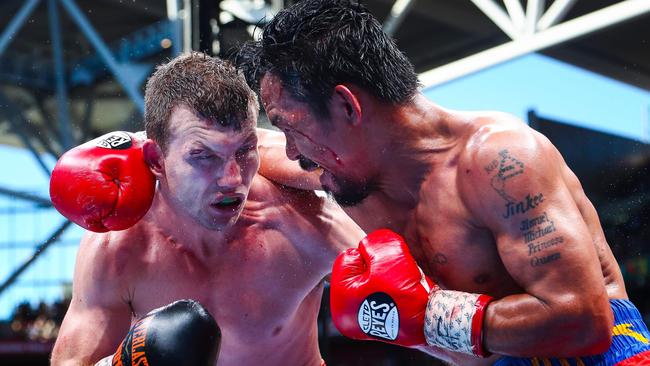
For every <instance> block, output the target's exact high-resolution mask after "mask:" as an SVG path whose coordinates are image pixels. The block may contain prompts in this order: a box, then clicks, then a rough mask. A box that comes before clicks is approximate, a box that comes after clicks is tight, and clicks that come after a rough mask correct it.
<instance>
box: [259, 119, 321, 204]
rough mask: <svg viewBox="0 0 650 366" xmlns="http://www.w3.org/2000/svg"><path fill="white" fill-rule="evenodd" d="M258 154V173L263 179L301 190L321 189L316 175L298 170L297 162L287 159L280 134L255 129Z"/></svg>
mask: <svg viewBox="0 0 650 366" xmlns="http://www.w3.org/2000/svg"><path fill="white" fill-rule="evenodd" d="M257 135H258V143H257V146H258V149H259V152H260V168H259V171H258V172H259V173H260V175H262V176H263V177H265V178H267V179H269V180H271V181H273V182H275V183H279V184H282V185H285V186H288V187H292V188H297V189H302V190H309V191H313V190H317V189H321V184H320V181H319V176H318V173H316V172H307V171H305V170H303V169H302V168H300V165H299V164H298V162H297V161H291V160H289V158H287V154H286V152H285V146H286V139H285V137H284V134H283V133H281V132H276V131H271V130H266V129H262V128H258V129H257Z"/></svg>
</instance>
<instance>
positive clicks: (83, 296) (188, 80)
mask: <svg viewBox="0 0 650 366" xmlns="http://www.w3.org/2000/svg"><path fill="white" fill-rule="evenodd" d="M257 116H258V104H257V100H256V97H255V94H254V93H253V92H252V90H250V88H249V87H248V86H247V85H246V82H245V80H244V79H243V77H241V76H239V75H238V74H237V71H236V70H235V68H234V67H233V66H232V65H230V64H228V63H226V62H224V61H221V60H219V59H216V58H212V57H209V56H206V55H203V54H199V53H191V54H187V55H182V56H179V57H177V58H175V59H174V60H172V61H170V62H169V63H167V64H164V65H161V66H160V67H158V68H157V70H156V71H155V73H154V74H153V76H151V78H150V79H149V81H148V83H147V87H146V93H145V126H146V130H147V131H146V132H147V135H148V137H149V139H141V138H139V137H138V136H135V135H132V134H128V133H123V132H118V133H113V134H109V135H106V136H103V137H100V138H98V139H96V140H94V141H91V142H89V143H86V144H83V145H81V146H78V147H77V148H74V149H73V150H71V151H70V152H68V153H66V154H65V155H64V156H63V157H62V158H61V159H60V160H59V162H58V163H57V166H56V167H55V169H54V172H53V174H52V181H51V186H50V187H51V191H50V193H51V196H52V201H53V202H54V204H55V206H56V207H57V208H58V209H59V210H60V211H61V212H62V213H64V214H65V215H66V216H67V217H69V218H70V219H72V220H74V221H75V222H76V223H78V224H79V225H81V226H84V227H85V228H87V229H89V230H93V231H95V232H88V233H87V234H86V235H85V237H84V238H83V239H82V242H81V245H80V248H79V252H78V255H77V263H76V268H75V274H74V282H73V297H72V301H71V304H70V308H69V310H68V312H67V314H66V316H65V319H64V321H63V325H62V327H61V330H60V333H59V336H58V338H57V341H56V344H55V347H54V351H53V354H52V364H53V365H91V364H94V363H96V362H98V361H99V360H100V359H106V357H107V356H109V355H114V356H112V357H111V358H109V359H111V360H112V362H113V363H114V364H116V362H118V361H119V362H128V357H131V361H132V362H133V357H134V356H133V355H131V356H129V355H128V354H126V355H125V354H124V352H123V351H124V350H125V348H124V347H125V345H126V344H131V346H132V347H131V348H133V345H134V344H136V345H138V346H143V347H146V348H147V350H148V352H149V353H150V354H151V355H152V357H153V355H154V354H156V355H157V356H156V357H157V359H158V360H161V361H158V362H163V363H149V364H150V365H151V366H154V365H160V364H177V363H175V361H174V360H176V359H175V358H173V357H170V358H165V357H162V356H159V354H165V353H167V354H169V352H170V351H169V349H170V348H171V349H176V350H177V351H178V352H192V350H196V349H197V348H196V347H199V346H201V345H202V343H200V342H203V341H204V339H203V340H202V339H201V338H202V337H204V336H203V334H206V333H207V334H213V332H210V331H207V332H205V331H199V330H196V329H204V328H205V327H204V328H201V327H198V328H197V327H196V326H195V325H196V324H197V323H195V322H193V321H188V320H190V319H195V318H196V317H197V315H196V312H195V310H196V307H187V306H185V307H184V306H179V305H178V304H176V305H171V306H170V307H167V308H164V311H162V312H161V311H157V312H156V313H155V314H156V315H154V316H148V317H144V318H143V315H145V314H147V313H149V312H150V311H152V310H153V309H157V308H160V307H162V306H165V305H166V304H169V303H172V302H174V301H176V300H179V299H193V300H194V301H196V302H197V303H199V304H201V305H202V306H203V307H204V308H205V309H206V310H207V312H209V314H211V315H212V316H213V317H214V319H215V320H216V321H217V323H218V324H219V327H220V330H221V336H220V337H217V338H215V339H214V341H213V343H214V344H213V345H214V348H216V347H218V346H219V344H218V339H219V338H220V340H221V344H220V352H219V359H218V363H219V365H237V366H240V365H256V364H263V365H313V366H318V365H321V363H322V359H321V356H320V352H319V349H318V339H317V338H318V331H317V324H316V317H317V314H318V311H319V307H320V302H321V294H322V291H323V284H322V279H323V278H324V276H326V275H327V274H328V273H329V271H330V270H331V266H332V264H333V262H334V259H335V258H336V256H337V255H338V254H339V253H340V252H342V251H343V250H344V249H345V248H346V247H349V244H346V243H354V242H356V241H357V240H359V239H360V238H362V237H363V236H364V233H363V231H362V230H361V229H360V228H359V227H358V226H357V225H356V224H355V223H354V222H353V221H352V220H351V219H350V218H349V217H347V215H345V213H344V212H343V211H342V210H341V209H340V208H339V207H338V206H337V205H336V204H334V203H333V202H331V201H328V200H326V199H323V198H320V197H318V196H316V195H315V193H314V192H306V191H301V190H296V189H291V188H286V187H283V186H279V185H277V184H274V183H272V182H270V181H268V180H267V179H265V178H263V177H261V176H260V175H258V174H257V169H258V166H259V160H260V154H259V152H258V146H260V145H261V146H266V145H267V144H272V143H273V141H274V140H275V139H277V136H274V135H273V134H274V133H271V132H269V131H266V132H265V131H257V130H256V121H257ZM275 134H276V135H281V134H279V133H275ZM258 138H259V140H258ZM262 158H263V159H264V157H262ZM285 160H286V158H285ZM156 182H157V187H156V188H155V190H154V185H155V184H156ZM149 204H151V207H150V208H149V206H148V205H149ZM163 314H164V316H163ZM208 323H209V322H208ZM193 324H194V325H193ZM199 324H203V323H202V322H200V323H199ZM129 328H131V330H130V331H129ZM165 329H167V330H165ZM207 329H210V327H207ZM212 329H213V328H212ZM145 330H146V331H145ZM153 330H155V332H153ZM127 332H129V334H131V338H129V337H128V336H127V337H126V339H125V334H127ZM136 333H137V334H136ZM166 333H167V335H165V334H166ZM190 333H191V337H195V339H196V341H197V342H188V339H185V338H184V337H186V336H187V335H188V334H190ZM143 334H147V335H148V337H150V339H151V337H154V338H155V339H158V340H160V341H158V342H155V343H154V344H149V343H146V342H144V343H143V342H136V343H134V341H133V339H134V337H135V339H140V340H142V335H143ZM174 337H179V339H178V340H176V341H175V340H174ZM123 339H125V340H124V342H122V341H123ZM129 339H130V341H129ZM162 340H164V342H163V341H162ZM121 342H122V343H121ZM129 342H130V343H129ZM208 343H210V342H208ZM120 344H121V345H122V346H120ZM118 347H121V348H118ZM157 347H163V349H164V350H167V351H166V352H161V351H159V349H158V348H157ZM176 347H178V348H176ZM201 347H202V346H201ZM214 348H208V350H207V351H204V352H208V353H207V354H205V356H209V355H210V354H211V353H210V352H213V350H214ZM116 350H117V351H116ZM124 360H127V361H124ZM205 360H207V361H205ZM210 360H211V358H209V357H208V358H205V359H204V360H203V361H200V362H204V361H205V362H213V361H210ZM119 362H118V363H117V364H119ZM197 362H199V361H197ZM201 364H203V363H201Z"/></svg>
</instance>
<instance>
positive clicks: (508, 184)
mask: <svg viewBox="0 0 650 366" xmlns="http://www.w3.org/2000/svg"><path fill="white" fill-rule="evenodd" d="M479 134H480V136H477V137H476V138H475V139H474V140H473V141H471V142H470V144H468V148H467V151H466V153H465V154H464V156H463V158H461V163H460V165H459V172H460V173H459V174H462V177H463V178H462V179H461V180H460V182H461V195H462V198H463V200H464V201H465V202H466V204H467V205H468V206H469V207H470V210H471V211H472V212H473V214H474V217H475V219H476V220H478V224H479V225H481V226H485V227H487V228H488V229H489V230H490V231H492V233H493V236H494V238H495V240H496V245H497V249H498V252H499V255H500V257H501V260H502V262H503V264H504V266H505V268H506V270H507V271H508V272H509V274H510V275H511V276H512V277H513V279H514V280H515V282H516V283H517V284H519V285H520V286H521V287H522V288H523V289H524V290H525V292H526V293H525V294H520V295H512V296H507V297H504V298H502V299H499V300H495V301H493V302H492V303H490V304H489V305H488V307H487V313H486V316H485V320H484V323H483V326H484V328H483V334H484V345H485V346H486V348H487V350H488V351H491V352H494V353H498V354H505V355H512V356H522V357H533V356H555V357H567V356H576V355H588V354H596V353H601V352H604V351H605V350H606V349H607V347H608V346H609V343H610V341H611V327H612V324H613V323H612V322H613V319H612V312H611V309H610V307H609V303H608V296H607V292H606V289H605V285H604V279H603V275H602V271H601V267H600V263H599V259H598V256H597V253H596V247H595V245H594V243H593V242H592V238H591V236H590V233H589V230H588V228H587V225H586V223H585V221H584V219H583V216H582V215H581V212H580V211H579V209H578V207H577V205H576V202H575V201H574V199H573V197H572V195H571V192H570V190H569V188H568V187H567V184H566V182H565V181H564V180H563V178H562V169H563V168H564V165H563V162H562V159H561V156H560V154H559V152H557V150H556V149H555V148H554V147H553V146H552V144H551V143H550V142H549V141H548V140H547V139H546V138H545V137H543V136H542V135H540V134H538V133H536V132H533V131H532V130H531V131H521V130H512V131H501V132H489V131H487V132H486V131H484V132H483V133H481V132H479Z"/></svg>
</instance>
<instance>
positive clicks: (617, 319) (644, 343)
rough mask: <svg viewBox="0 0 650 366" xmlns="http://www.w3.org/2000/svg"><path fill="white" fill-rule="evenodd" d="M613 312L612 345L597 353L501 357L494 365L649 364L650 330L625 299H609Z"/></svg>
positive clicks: (638, 365) (614, 365) (600, 365)
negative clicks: (588, 354) (557, 356)
mask: <svg viewBox="0 0 650 366" xmlns="http://www.w3.org/2000/svg"><path fill="white" fill-rule="evenodd" d="M609 303H610V305H611V307H612V311H613V312H614V327H613V328H612V345H611V346H610V347H609V350H607V352H605V353H602V354H600V355H596V356H587V357H572V358H543V357H533V358H516V357H508V356H506V357H503V358H500V359H499V360H498V361H497V362H496V363H494V366H632V365H634V366H641V365H650V332H648V328H647V327H646V325H645V323H644V322H643V318H641V314H640V313H639V310H637V308H636V307H635V306H634V304H632V303H631V302H630V301H628V300H618V299H613V300H609Z"/></svg>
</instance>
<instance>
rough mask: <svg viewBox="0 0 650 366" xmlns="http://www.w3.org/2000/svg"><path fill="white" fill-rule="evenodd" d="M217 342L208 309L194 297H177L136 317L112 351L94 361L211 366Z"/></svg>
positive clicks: (217, 332)
mask: <svg viewBox="0 0 650 366" xmlns="http://www.w3.org/2000/svg"><path fill="white" fill-rule="evenodd" d="M220 345H221V330H220V329H219V326H218V325H217V322H216V321H215V320H214V318H212V316H211V315H210V313H208V311H207V310H206V309H205V308H204V307H203V306H201V304H199V303H198V302H196V301H194V300H179V301H176V302H174V303H171V304H169V305H167V306H164V307H161V308H158V309H155V310H152V311H151V312H149V313H148V314H147V315H145V316H144V317H143V318H141V319H140V320H138V321H137V322H136V323H135V324H134V325H133V326H132V327H131V329H130V330H129V333H127V335H126V337H125V338H124V340H123V341H122V343H121V344H120V346H119V347H118V348H117V351H116V352H115V354H114V355H113V356H109V357H106V358H104V359H102V360H101V361H100V362H98V363H97V364H95V365H104V364H105V365H112V366H167V365H175V366H213V365H214V364H215V362H216V360H217V356H218V355H219V346H220Z"/></svg>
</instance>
